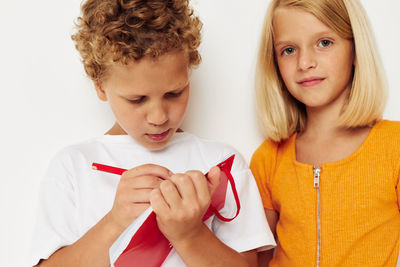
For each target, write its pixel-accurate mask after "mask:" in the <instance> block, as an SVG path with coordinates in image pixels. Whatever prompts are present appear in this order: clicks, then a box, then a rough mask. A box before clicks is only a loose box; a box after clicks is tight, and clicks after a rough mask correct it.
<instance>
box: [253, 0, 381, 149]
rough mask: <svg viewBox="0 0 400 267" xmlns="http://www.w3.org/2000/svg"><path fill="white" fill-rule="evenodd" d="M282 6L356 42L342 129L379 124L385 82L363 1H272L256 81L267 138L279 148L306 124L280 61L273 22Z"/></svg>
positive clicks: (261, 44) (304, 110)
mask: <svg viewBox="0 0 400 267" xmlns="http://www.w3.org/2000/svg"><path fill="white" fill-rule="evenodd" d="M282 6H287V7H296V8H300V9H302V10H304V11H307V12H309V13H311V14H313V15H314V16H315V17H316V18H318V19H319V20H320V21H321V22H322V23H324V24H326V25H327V26H328V27H330V28H331V29H333V30H334V31H335V32H336V33H338V34H339V36H341V37H342V38H344V39H348V40H352V41H353V45H354V50H355V63H354V73H353V80H352V85H351V89H350V94H349V98H348V100H347V103H346V105H345V106H344V107H343V110H342V113H341V115H340V117H339V119H338V121H337V125H338V126H340V127H344V128H355V127H360V126H367V125H372V124H374V123H375V122H376V121H378V120H380V119H381V117H382V113H383V110H384V108H385V104H386V96H387V83H386V76H385V74H384V71H383V67H382V63H381V60H380V56H379V53H378V50H377V47H376V43H375V38H374V36H373V33H372V30H371V26H370V24H369V21H368V18H367V15H366V13H365V11H364V9H363V7H362V5H361V4H360V2H359V0H319V1H315V0H272V1H271V3H270V6H269V8H268V10H267V14H266V17H265V22H264V27H263V32H262V36H261V42H260V48H259V54H258V62H257V71H256V81H255V83H256V98H257V108H258V114H259V120H260V124H261V127H262V128H263V130H264V133H265V134H266V136H268V137H269V138H270V139H272V140H274V141H277V142H279V141H281V140H283V139H286V138H288V137H290V136H291V135H292V134H293V133H295V132H296V131H297V132H298V131H302V130H304V128H305V125H306V121H307V114H306V109H305V106H304V104H302V103H301V102H299V101H297V100H296V99H295V98H294V97H292V96H291V94H290V93H289V91H288V90H287V88H286V86H285V84H284V82H283V80H282V77H281V75H280V73H279V68H278V65H277V62H276V58H275V51H274V33H273V25H272V21H273V18H274V13H275V10H276V9H277V8H278V7H282Z"/></svg>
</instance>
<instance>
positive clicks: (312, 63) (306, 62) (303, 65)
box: [297, 50, 317, 71]
mask: <svg viewBox="0 0 400 267" xmlns="http://www.w3.org/2000/svg"><path fill="white" fill-rule="evenodd" d="M316 66H317V61H316V58H315V56H314V54H313V52H312V51H307V50H303V51H301V52H300V53H299V57H298V62H297V67H298V69H299V70H301V71H304V70H308V69H312V68H315V67H316Z"/></svg>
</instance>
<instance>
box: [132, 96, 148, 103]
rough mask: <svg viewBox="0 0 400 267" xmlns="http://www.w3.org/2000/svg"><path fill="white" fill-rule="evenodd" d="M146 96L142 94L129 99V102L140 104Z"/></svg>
mask: <svg viewBox="0 0 400 267" xmlns="http://www.w3.org/2000/svg"><path fill="white" fill-rule="evenodd" d="M145 98H146V97H145V96H141V97H138V98H135V99H128V101H129V102H131V103H133V104H140V103H142V102H143V101H144V100H145Z"/></svg>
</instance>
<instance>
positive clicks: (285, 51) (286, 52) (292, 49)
mask: <svg viewBox="0 0 400 267" xmlns="http://www.w3.org/2000/svg"><path fill="white" fill-rule="evenodd" d="M293 53H294V48H293V47H288V48H286V49H285V50H283V51H282V55H290V54H293Z"/></svg>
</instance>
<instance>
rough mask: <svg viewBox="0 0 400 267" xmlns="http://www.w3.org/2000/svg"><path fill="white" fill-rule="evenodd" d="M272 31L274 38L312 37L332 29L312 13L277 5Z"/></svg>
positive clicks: (330, 32)
mask: <svg viewBox="0 0 400 267" xmlns="http://www.w3.org/2000/svg"><path fill="white" fill-rule="evenodd" d="M273 31H274V37H275V39H276V40H277V39H286V38H292V37H293V36H299V37H308V36H309V37H312V36H313V35H315V36H317V35H321V34H334V31H333V30H332V29H331V28H329V27H328V26H327V25H326V24H324V23H323V22H321V21H320V20H319V19H318V18H317V17H316V16H314V15H313V14H312V13H310V12H307V11H305V10H302V9H300V8H297V7H286V6H285V7H278V8H277V9H276V11H275V13H274V18H273Z"/></svg>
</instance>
